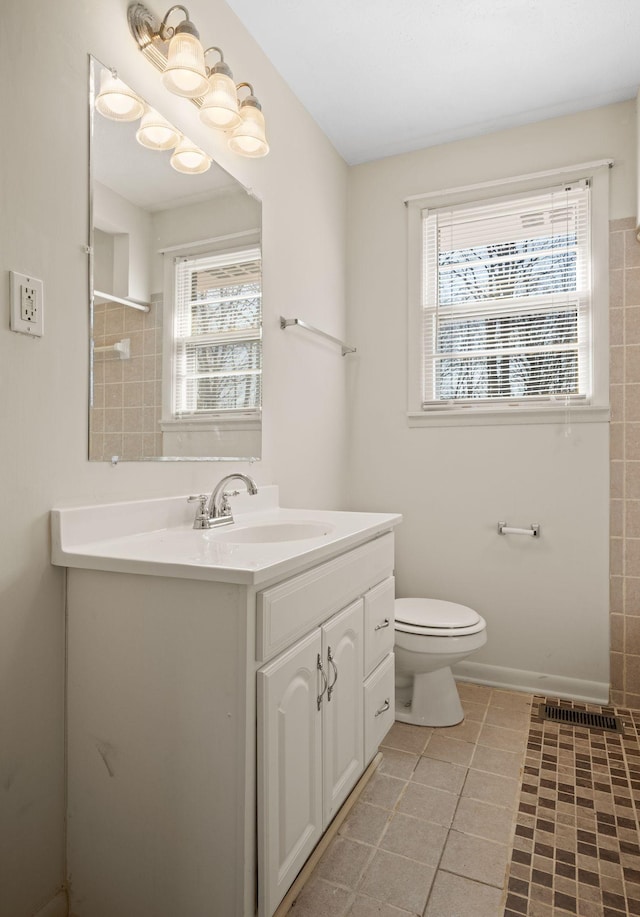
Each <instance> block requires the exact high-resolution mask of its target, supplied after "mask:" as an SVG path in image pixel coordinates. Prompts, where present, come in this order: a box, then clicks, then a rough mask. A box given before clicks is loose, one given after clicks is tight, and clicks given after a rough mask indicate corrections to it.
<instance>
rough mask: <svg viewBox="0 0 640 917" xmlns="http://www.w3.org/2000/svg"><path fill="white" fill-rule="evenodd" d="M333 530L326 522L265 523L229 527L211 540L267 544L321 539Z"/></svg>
mask: <svg viewBox="0 0 640 917" xmlns="http://www.w3.org/2000/svg"><path fill="white" fill-rule="evenodd" d="M333 529H334V526H333V525H331V524H330V523H327V522H267V523H263V524H262V525H251V526H246V527H245V528H234V527H233V525H231V526H229V528H228V529H224V530H222V531H221V532H215V534H214V538H213V539H212V540H215V541H224V542H230V543H232V544H269V543H273V542H278V541H301V540H302V539H304V538H321V537H322V536H323V535H329V534H330V533H331V532H332V531H333ZM207 534H209V533H207ZM212 534H213V533H212Z"/></svg>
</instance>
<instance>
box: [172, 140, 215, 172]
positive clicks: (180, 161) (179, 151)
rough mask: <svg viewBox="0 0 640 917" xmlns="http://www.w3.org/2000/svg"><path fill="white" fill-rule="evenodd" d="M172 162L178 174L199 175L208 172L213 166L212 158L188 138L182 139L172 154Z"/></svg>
mask: <svg viewBox="0 0 640 917" xmlns="http://www.w3.org/2000/svg"><path fill="white" fill-rule="evenodd" d="M170 162H171V165H172V166H173V168H174V169H175V170H176V172H182V173H184V174H185V175H198V174H199V173H200V172H206V171H208V169H209V168H210V166H211V157H210V156H207V154H206V153H205V152H204V151H203V150H201V149H200V147H198V146H196V145H195V143H192V142H191V140H189V139H188V137H182V138H181V140H180V142H179V144H178V145H177V147H176V148H175V150H174V151H173V153H172V154H171V160H170Z"/></svg>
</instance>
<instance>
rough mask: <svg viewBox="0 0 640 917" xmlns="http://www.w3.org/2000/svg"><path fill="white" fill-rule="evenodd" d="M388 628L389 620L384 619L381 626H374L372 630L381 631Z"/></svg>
mask: <svg viewBox="0 0 640 917" xmlns="http://www.w3.org/2000/svg"><path fill="white" fill-rule="evenodd" d="M390 626H391V624H390V621H389V618H385V619H384V621H383V622H382V624H376V626H375V627H374V628H373V629H374V630H382V629H383V628H384V627H390Z"/></svg>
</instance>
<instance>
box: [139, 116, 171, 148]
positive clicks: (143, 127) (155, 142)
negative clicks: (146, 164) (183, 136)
mask: <svg viewBox="0 0 640 917" xmlns="http://www.w3.org/2000/svg"><path fill="white" fill-rule="evenodd" d="M136 140H137V141H138V143H139V144H141V145H142V146H145V147H146V148H147V149H148V150H172V149H173V147H174V146H176V144H177V143H178V142H179V140H180V131H178V130H176V128H175V127H174V126H173V124H170V123H169V121H167V119H166V118H163V117H162V115H160V114H158V112H157V111H156V110H155V109H154V108H147V109H146V110H145V113H144V114H143V116H142V120H141V121H140V127H139V128H138V130H137V131H136Z"/></svg>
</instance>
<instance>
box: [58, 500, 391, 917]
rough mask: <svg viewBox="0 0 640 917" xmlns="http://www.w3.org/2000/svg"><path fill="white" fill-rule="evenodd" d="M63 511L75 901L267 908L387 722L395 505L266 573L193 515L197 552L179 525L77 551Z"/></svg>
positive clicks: (202, 916)
mask: <svg viewBox="0 0 640 917" xmlns="http://www.w3.org/2000/svg"><path fill="white" fill-rule="evenodd" d="M161 509H163V507H161ZM68 512H69V514H70V518H71V519H72V520H74V519H75V518H76V516H77V514H78V513H79V512H80V511H76V510H69V511H68ZM118 512H120V510H119V508H118V507H117V505H115V507H114V508H113V509H111V508H110V509H109V510H106V509H105V510H104V514H103V519H101V520H100V521H101V524H102V526H103V529H104V528H105V527H106V525H105V523H106V522H109V520H110V519H111V518H112V517H113V516H115V515H117V513H118ZM154 512H156V509H154ZM163 512H164V509H163ZM279 512H281V514H282V515H284V513H287V514H288V516H287V519H288V518H289V517H291V518H295V516H294V513H296V512H298V513H300V515H302V514H303V511H289V510H287V511H279ZM57 513H58V517H59V527H58V531H57V532H56V530H55V529H54V544H57V545H59V547H58V548H56V552H55V553H54V558H55V562H58V563H64V565H65V566H67V567H68V570H67V618H68V648H67V659H68V675H67V697H68V711H67V734H68V746H67V759H68V812H67V825H68V850H67V852H68V864H69V894H70V901H71V907H70V913H72V914H73V915H74V917H116V915H118V917H120V915H123V917H128V915H133V914H135V915H136V917H176V915H177V914H179V915H180V917H255V915H256V913H258V914H259V917H271V915H272V914H273V912H274V910H275V909H276V907H277V905H278V903H279V902H280V900H281V899H282V897H283V895H284V894H285V893H286V891H287V889H288V888H289V887H290V885H291V883H292V882H293V880H294V879H295V877H296V875H297V873H298V872H299V870H300V868H301V867H302V866H303V864H304V862H305V860H306V859H307V857H308V856H309V854H310V853H311V851H312V850H313V848H314V846H315V845H316V843H317V842H318V840H319V839H320V837H321V835H322V833H323V832H324V830H325V829H326V827H327V825H328V824H329V822H330V821H331V820H332V819H333V817H334V816H335V814H336V812H337V811H338V809H339V808H340V806H341V805H342V803H343V802H344V800H345V799H346V797H347V796H348V794H349V792H350V791H351V789H352V787H353V786H354V785H355V783H356V782H357V781H358V779H359V778H360V776H361V775H362V773H363V771H364V769H365V768H366V766H367V764H368V763H369V762H370V760H371V759H372V757H373V756H374V755H375V753H376V751H377V747H378V744H379V741H380V739H381V738H382V737H383V736H384V734H385V733H386V731H387V730H388V729H389V728H390V726H391V724H392V721H393V709H394V703H393V652H392V651H393V579H392V574H393V563H394V558H393V553H394V548H393V534H392V531H391V529H392V527H393V525H394V524H396V522H397V521H398V517H394V516H390V515H387V516H384V515H382V514H378V515H376V514H333V515H332V516H331V517H330V522H331V524H332V525H334V527H335V531H336V532H338V531H339V528H338V527H339V526H340V525H341V524H342V522H341V520H342V517H343V516H344V517H349V518H348V520H347V521H348V522H349V523H350V520H351V519H353V520H355V521H354V522H353V526H354V527H355V526H356V525H363V526H364V523H365V522H366V523H367V524H368V527H367V528H364V527H363V534H362V535H361V536H360V537H358V536H357V535H355V534H353V535H352V534H349V535H348V536H344V537H343V544H342V546H341V545H340V544H339V543H337V542H336V543H335V545H334V544H331V545H330V547H324V546H322V547H321V548H319V549H318V550H317V551H316V552H315V553H314V552H312V551H309V550H306V551H304V552H303V551H300V559H299V560H298V558H297V557H296V556H292V559H291V560H289V559H287V560H286V561H284V562H282V563H280V566H277V565H276V564H275V563H274V562H270V563H269V565H268V566H265V567H264V568H260V569H258V570H257V572H256V570H255V568H253V567H252V566H251V563H250V560H249V559H248V560H247V561H245V560H244V555H243V554H242V551H244V550H245V549H244V548H243V547H240V548H238V547H237V546H236V545H234V544H232V545H231V546H229V547H227V546H225V543H224V542H220V544H221V546H220V547H216V546H215V544H216V543H214V542H211V541H209V540H208V538H207V536H206V535H205V536H198V534H197V533H196V534H195V535H194V533H193V531H191V530H190V528H189V527H185V528H182V529H176V530H175V542H176V543H177V545H178V550H184V552H185V557H188V561H187V563H184V562H180V563H173V564H168V563H164V562H162V561H160V560H158V555H159V551H160V550H161V549H162V550H164V549H165V546H166V545H167V544H168V543H170V544H173V541H172V539H173V538H174V534H173V532H172V530H167V531H166V533H165V531H164V530H162V529H157V530H156V532H155V533H152V534H151V535H150V536H148V538H147V536H143V537H142V538H139V537H137V536H135V535H132V537H131V538H130V539H129V536H127V539H128V540H126V541H125V540H124V539H123V540H121V541H120V540H117V539H116V538H115V537H113V536H112V540H110V541H108V542H103V545H104V547H103V546H102V545H100V546H98V547H92V545H93V543H90V546H89V547H88V548H84V547H82V546H78V545H77V543H74V542H73V541H71V542H70V543H71V545H72V547H71V548H67V547H66V545H65V538H64V535H65V532H64V522H65V520H64V516H63V513H64V511H57ZM74 513H75V514H76V516H74ZM317 515H318V516H320V515H321V514H320V513H318V514H317ZM369 515H370V518H371V519H372V520H373V521H370V520H369V518H368V516H369ZM83 518H84V517H83ZM96 518H98V519H100V512H99V510H98V511H96V510H95V509H94V508H91V511H90V512H89V513H87V519H89V520H90V522H91V524H93V520H94V519H96ZM83 525H84V521H83ZM109 534H111V533H109ZM199 538H201V539H202V540H201V541H200V540H198V539H199ZM192 544H197V545H198V546H199V547H198V548H197V549H198V550H199V551H200V552H201V553H202V555H203V562H202V563H198V564H194V563H193V560H192V555H193V548H192V547H191V545H192ZM123 545H124V547H123ZM212 545H213V546H212ZM181 546H182V547H181ZM248 550H249V549H248V548H247V549H246V551H247V556H248V557H249V555H248ZM269 550H271V551H273V552H275V550H276V549H271V548H270V549H269ZM278 550H279V549H278ZM284 550H285V549H283V553H284ZM286 550H288V551H290V552H291V553H292V555H293V549H292V548H290V547H288V548H286ZM126 551H130V552H131V553H133V552H135V557H134V558H133V559H131V558H130V557H129V555H128V554H126ZM144 552H147V553H144ZM213 552H217V553H216V557H219V558H220V560H219V562H218V563H217V565H213V564H211V563H210V562H209V563H207V561H209V559H210V557H211V556H212V554H213ZM239 556H240V557H241V560H240V561H238V560H237V558H238V557H239ZM147 558H148V559H147ZM65 561H66V563H65ZM222 561H224V562H225V563H226V566H225V565H223V563H222ZM232 563H236V564H237V566H236V567H233V566H232ZM94 565H95V566H94ZM165 571H166V572H165ZM319 666H322V669H321V668H319ZM336 673H337V677H336ZM325 679H326V682H325ZM329 695H330V697H329ZM319 698H320V701H319Z"/></svg>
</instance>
